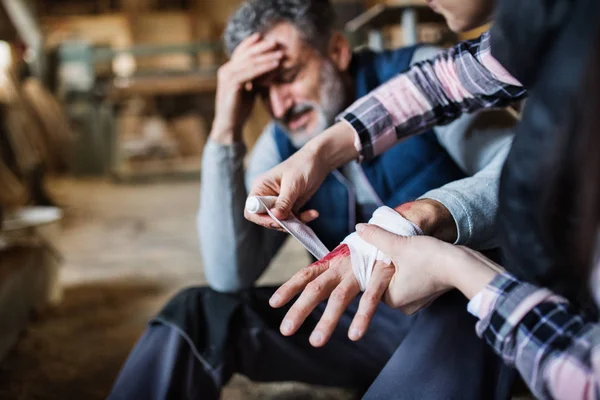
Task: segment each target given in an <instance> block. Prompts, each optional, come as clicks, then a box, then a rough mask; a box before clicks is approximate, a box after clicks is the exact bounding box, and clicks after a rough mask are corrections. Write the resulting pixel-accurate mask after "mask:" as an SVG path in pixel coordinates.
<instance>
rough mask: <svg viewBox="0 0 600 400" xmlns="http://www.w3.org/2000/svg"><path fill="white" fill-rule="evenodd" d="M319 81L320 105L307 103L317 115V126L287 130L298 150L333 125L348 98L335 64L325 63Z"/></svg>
mask: <svg viewBox="0 0 600 400" xmlns="http://www.w3.org/2000/svg"><path fill="white" fill-rule="evenodd" d="M319 80H320V82H321V96H320V99H321V100H320V103H315V102H310V103H307V104H308V105H310V106H311V107H312V109H313V110H314V111H315V112H316V113H317V118H318V120H317V125H316V126H315V127H314V128H313V129H311V130H307V129H301V130H299V131H296V132H293V133H292V132H288V130H287V129H285V131H286V132H287V133H288V137H289V138H290V141H291V142H292V144H293V145H294V147H296V148H298V149H299V148H301V147H302V146H304V145H305V144H306V143H307V142H308V141H310V140H311V139H313V138H314V137H315V136H317V135H318V134H319V133H321V132H323V131H324V130H326V129H327V128H329V127H330V126H331V125H333V124H334V122H335V117H336V116H337V115H338V114H339V113H340V112H342V110H343V108H344V104H345V97H346V91H345V89H344V82H343V81H342V77H341V76H340V74H339V73H338V72H337V70H336V69H335V67H334V66H333V64H331V63H330V62H326V63H325V65H324V67H323V69H322V71H321V77H320V79H319ZM280 124H281V122H280ZM282 125H283V124H282ZM283 126H285V125H283Z"/></svg>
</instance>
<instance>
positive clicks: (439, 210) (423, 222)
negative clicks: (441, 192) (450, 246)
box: [395, 199, 458, 243]
mask: <svg viewBox="0 0 600 400" xmlns="http://www.w3.org/2000/svg"><path fill="white" fill-rule="evenodd" d="M395 210H396V211H397V212H398V213H399V214H400V215H402V216H403V217H404V218H406V219H407V220H409V221H410V222H412V223H413V224H415V225H417V226H418V227H419V228H421V230H422V231H423V233H424V234H425V235H426V236H433V237H435V238H437V239H440V240H443V241H444V242H448V243H454V242H456V239H457V237H458V230H457V228H456V222H455V221H454V218H453V217H452V214H450V211H448V209H447V208H446V207H445V206H444V205H443V204H442V203H440V202H438V201H435V200H430V199H421V200H417V201H413V202H410V203H404V204H402V205H400V206H398V207H396V208H395Z"/></svg>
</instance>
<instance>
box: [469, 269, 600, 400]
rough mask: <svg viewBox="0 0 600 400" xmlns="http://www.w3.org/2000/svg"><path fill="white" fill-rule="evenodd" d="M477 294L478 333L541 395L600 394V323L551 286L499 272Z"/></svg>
mask: <svg viewBox="0 0 600 400" xmlns="http://www.w3.org/2000/svg"><path fill="white" fill-rule="evenodd" d="M480 293H481V295H480V298H479V311H478V312H477V315H478V317H479V319H480V321H479V322H478V323H477V333H478V335H479V336H481V337H483V338H484V339H485V340H486V342H488V343H489V344H490V345H491V346H492V347H493V348H494V350H495V351H496V352H497V353H498V354H499V355H500V356H501V357H502V358H503V359H504V361H505V362H506V363H507V364H509V365H514V366H515V367H516V368H517V369H518V370H519V372H520V373H521V375H522V376H523V379H525V381H526V382H527V384H528V385H529V387H530V389H531V390H532V392H533V393H534V395H535V396H536V397H537V398H542V399H569V400H574V399H598V398H599V397H600V390H599V387H598V384H599V381H600V324H597V323H591V322H589V321H586V320H585V319H584V318H583V317H582V316H581V315H580V314H579V313H578V312H577V310H575V309H574V308H573V307H572V306H571V305H570V304H569V303H568V302H567V301H566V300H565V299H564V298H562V297H560V296H557V295H555V294H553V293H552V292H550V291H549V290H547V289H542V288H539V287H536V286H534V285H531V284H527V283H522V282H519V281H518V280H516V279H515V278H513V277H512V276H510V275H508V274H501V275H498V276H497V277H496V278H495V279H494V280H493V281H492V282H491V283H490V284H489V285H488V286H487V287H486V288H485V289H484V290H483V291H482V292H480Z"/></svg>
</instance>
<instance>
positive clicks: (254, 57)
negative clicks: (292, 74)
mask: <svg viewBox="0 0 600 400" xmlns="http://www.w3.org/2000/svg"><path fill="white" fill-rule="evenodd" d="M282 58H283V52H282V51H281V50H278V49H277V43H276V42H274V41H266V40H262V39H261V35H260V34H258V33H255V34H254V35H252V36H250V37H248V38H246V39H245V40H244V41H242V42H241V43H240V44H239V45H238V47H237V48H236V49H235V51H234V52H233V54H232V55H231V59H230V60H229V62H227V63H225V64H223V65H222V66H221V68H219V71H218V74H217V75H218V83H217V97H216V106H215V119H214V122H213V126H212V131H211V134H210V136H211V139H213V140H215V141H216V142H219V143H222V144H231V143H233V142H235V141H238V140H240V139H241V135H242V128H243V126H244V124H245V123H246V121H247V119H248V117H249V116H250V112H251V111H252V106H253V104H254V98H255V93H254V92H253V91H252V90H247V88H248V89H251V86H252V82H253V81H254V80H255V79H257V78H259V77H261V76H262V75H265V74H267V73H269V72H271V71H273V70H275V69H276V68H277V67H278V66H279V65H280V63H281V60H282Z"/></svg>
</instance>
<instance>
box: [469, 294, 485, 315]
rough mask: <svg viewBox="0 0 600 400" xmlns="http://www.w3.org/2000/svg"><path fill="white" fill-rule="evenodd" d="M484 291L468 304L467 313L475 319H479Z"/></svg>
mask: <svg viewBox="0 0 600 400" xmlns="http://www.w3.org/2000/svg"><path fill="white" fill-rule="evenodd" d="M482 297H483V291H481V292H479V293H477V294H476V295H475V296H473V298H472V299H471V301H469V303H468V304H467V311H468V312H469V313H470V314H471V315H472V316H474V317H477V318H479V310H481V298H482Z"/></svg>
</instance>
